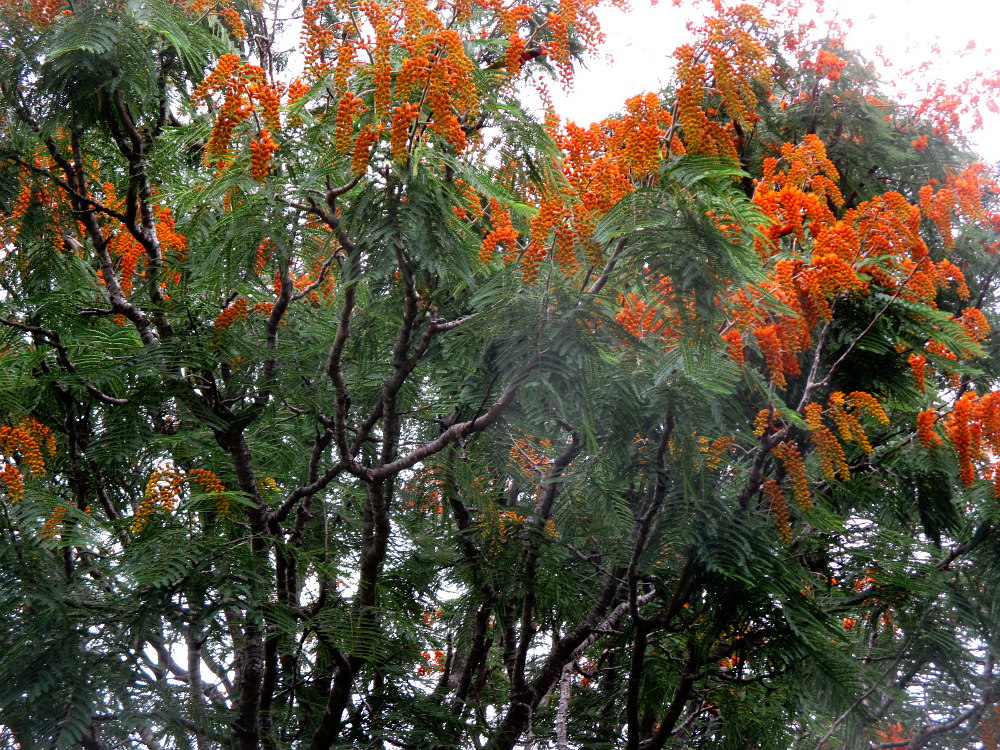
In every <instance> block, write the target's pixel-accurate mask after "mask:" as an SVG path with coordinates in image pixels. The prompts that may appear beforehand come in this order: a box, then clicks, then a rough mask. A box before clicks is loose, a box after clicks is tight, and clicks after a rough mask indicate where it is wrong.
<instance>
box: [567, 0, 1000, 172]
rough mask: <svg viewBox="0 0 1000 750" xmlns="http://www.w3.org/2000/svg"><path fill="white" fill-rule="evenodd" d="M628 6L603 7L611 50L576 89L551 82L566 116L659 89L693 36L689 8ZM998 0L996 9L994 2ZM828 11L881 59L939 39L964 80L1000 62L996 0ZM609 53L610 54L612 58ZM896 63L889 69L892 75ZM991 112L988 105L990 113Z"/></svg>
mask: <svg viewBox="0 0 1000 750" xmlns="http://www.w3.org/2000/svg"><path fill="white" fill-rule="evenodd" d="M632 2H633V4H634V7H633V9H632V10H631V11H630V12H629V13H621V12H619V11H615V10H605V11H604V12H602V13H601V14H600V17H601V21H602V24H603V28H604V31H605V33H606V35H607V44H606V46H605V50H606V52H605V54H604V55H602V56H599V57H597V58H593V59H591V60H590V61H588V63H587V66H588V69H585V70H584V69H580V70H578V72H577V76H576V81H575V84H574V87H573V90H572V91H571V92H563V91H561V90H560V89H559V88H558V86H556V85H554V84H553V85H550V90H551V93H552V96H553V99H554V103H555V105H556V111H557V112H559V114H560V115H562V116H563V117H564V118H565V119H569V120H575V121H577V122H580V123H589V122H592V121H595V120H600V119H601V118H603V117H606V116H607V115H609V114H611V113H613V112H615V111H616V110H618V109H619V108H620V106H621V104H622V102H623V101H624V100H625V99H626V98H627V97H629V96H632V95H634V94H638V93H642V92H644V91H657V90H658V89H660V88H661V87H662V84H664V83H666V82H667V81H669V79H670V71H671V64H672V62H671V57H670V56H671V53H672V52H673V50H674V48H675V47H677V46H678V45H679V44H682V43H684V42H685V41H686V40H687V39H688V36H687V31H686V29H685V27H684V24H685V21H686V19H687V14H688V11H686V10H685V9H684V8H675V7H673V4H672V3H671V2H670V0H661V2H660V3H659V5H657V6H655V7H651V6H650V5H649V0H632ZM991 6H992V9H991ZM827 12H828V13H832V12H838V14H839V16H840V17H841V18H851V19H853V20H854V21H855V24H854V27H853V28H852V29H851V30H850V32H849V33H848V37H847V45H848V46H849V47H852V48H854V49H858V50H860V51H861V52H862V53H863V54H865V55H866V56H867V57H868V58H869V59H872V60H875V54H874V51H875V49H876V48H877V47H879V46H882V47H883V48H884V49H885V51H886V53H887V54H888V56H889V58H890V59H892V60H898V61H900V62H899V66H898V67H900V68H904V67H907V66H908V65H915V64H917V63H919V62H921V61H923V60H926V59H928V58H929V47H930V45H932V44H935V43H936V44H938V45H939V46H940V47H941V55H940V57H939V58H937V59H938V61H939V63H940V65H939V66H936V69H935V77H939V78H942V79H944V80H960V79H961V78H962V77H963V75H968V74H970V73H973V72H975V71H976V70H986V71H995V70H997V69H1000V39H997V40H996V45H997V51H996V52H993V53H990V54H987V53H986V50H987V49H988V48H989V47H990V46H991V45H992V44H993V43H994V38H995V37H996V32H997V29H998V28H1000V3H993V2H990V0H948V1H947V2H946V3H941V2H940V0H934V2H932V1H931V0H827ZM970 40H975V41H976V42H977V46H978V52H977V54H976V55H975V56H974V57H975V59H963V60H958V59H957V58H956V56H955V53H956V52H958V51H959V50H961V49H963V48H964V47H965V46H966V44H967V43H968V42H969V41H970ZM609 56H610V58H611V59H609ZM891 76H892V71H888V72H887V77H891ZM986 115H989V113H985V112H984V116H986ZM985 119H986V127H985V128H984V130H983V131H981V132H980V133H978V134H976V136H975V137H974V140H975V141H976V142H977V143H978V145H979V152H980V154H981V155H982V156H983V157H985V158H986V159H988V160H990V161H998V160H1000V117H997V116H996V115H989V116H988V117H985Z"/></svg>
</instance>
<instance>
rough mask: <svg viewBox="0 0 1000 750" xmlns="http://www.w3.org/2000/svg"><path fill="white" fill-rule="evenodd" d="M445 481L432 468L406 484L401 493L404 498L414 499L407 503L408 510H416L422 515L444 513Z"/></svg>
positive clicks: (415, 476)
mask: <svg viewBox="0 0 1000 750" xmlns="http://www.w3.org/2000/svg"><path fill="white" fill-rule="evenodd" d="M443 489H444V481H443V480H442V479H440V478H439V477H438V476H437V474H436V473H435V471H434V469H433V468H432V467H429V468H426V469H425V470H424V471H421V472H419V473H417V474H416V475H414V477H413V479H412V480H411V481H409V482H407V483H406V485H405V486H404V487H403V492H402V493H401V494H402V495H403V497H408V498H412V499H409V500H406V501H405V503H404V504H405V505H406V507H408V508H416V509H417V510H419V511H420V512H421V513H434V514H436V515H441V514H442V513H444V506H443V505H442V499H443V494H442V492H443Z"/></svg>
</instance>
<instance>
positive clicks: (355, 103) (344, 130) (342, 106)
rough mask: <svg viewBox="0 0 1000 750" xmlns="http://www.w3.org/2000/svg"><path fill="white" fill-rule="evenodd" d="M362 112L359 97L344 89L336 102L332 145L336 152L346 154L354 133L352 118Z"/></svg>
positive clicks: (362, 105) (362, 106) (362, 107)
mask: <svg viewBox="0 0 1000 750" xmlns="http://www.w3.org/2000/svg"><path fill="white" fill-rule="evenodd" d="M363 112H364V104H363V103H362V101H361V97H360V96H358V95H357V94H354V93H352V92H350V91H345V92H344V95H343V96H341V97H340V101H339V102H337V120H336V124H335V126H334V127H335V129H334V133H333V147H334V150H336V152H337V153H338V154H346V153H347V152H348V151H349V150H350V148H351V138H352V136H353V135H354V118H355V117H357V116H358V115H359V114H361V113H363Z"/></svg>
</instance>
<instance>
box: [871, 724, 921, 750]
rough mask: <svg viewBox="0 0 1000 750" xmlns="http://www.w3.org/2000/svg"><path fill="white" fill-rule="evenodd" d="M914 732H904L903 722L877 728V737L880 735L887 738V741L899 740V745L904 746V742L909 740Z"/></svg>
mask: <svg viewBox="0 0 1000 750" xmlns="http://www.w3.org/2000/svg"><path fill="white" fill-rule="evenodd" d="M912 734H913V733H912V732H910V733H909V734H907V733H906V732H904V731H903V725H902V724H892V725H890V726H887V727H885V728H883V729H876V730H875V735H876V736H877V737H880V738H881V739H883V740H885V741H886V742H887V743H888V742H898V743H900V744H899V746H902V743H904V742H906V741H907V740H909V739H910V737H911V736H912Z"/></svg>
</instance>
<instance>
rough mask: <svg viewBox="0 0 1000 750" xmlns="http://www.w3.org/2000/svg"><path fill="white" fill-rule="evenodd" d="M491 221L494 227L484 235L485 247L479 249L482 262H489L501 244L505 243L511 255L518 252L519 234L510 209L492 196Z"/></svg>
mask: <svg viewBox="0 0 1000 750" xmlns="http://www.w3.org/2000/svg"><path fill="white" fill-rule="evenodd" d="M490 221H491V223H492V224H493V229H492V230H490V231H489V232H486V235H485V236H484V237H483V247H482V249H481V250H480V251H479V261H480V262H481V263H489V262H490V260H491V259H492V258H493V253H494V252H495V251H496V249H497V246H499V245H503V246H504V247H505V248H506V249H507V253H508V254H510V255H513V254H514V253H516V252H517V237H518V234H517V230H516V229H514V225H513V223H512V222H511V217H510V209H509V208H508V207H507V206H505V205H503V204H502V203H500V201H498V200H497V199H496V198H490Z"/></svg>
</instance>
